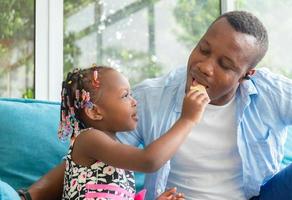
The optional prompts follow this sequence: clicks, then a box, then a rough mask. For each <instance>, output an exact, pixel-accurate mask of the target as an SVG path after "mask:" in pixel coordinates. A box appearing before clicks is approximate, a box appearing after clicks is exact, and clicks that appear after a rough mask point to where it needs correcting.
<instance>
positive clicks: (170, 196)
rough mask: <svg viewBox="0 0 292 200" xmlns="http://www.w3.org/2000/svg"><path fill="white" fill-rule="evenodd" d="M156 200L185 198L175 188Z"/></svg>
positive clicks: (182, 199)
mask: <svg viewBox="0 0 292 200" xmlns="http://www.w3.org/2000/svg"><path fill="white" fill-rule="evenodd" d="M156 200H185V197H184V195H183V194H182V193H177V192H176V187H173V188H170V189H168V190H166V191H165V192H163V193H162V194H161V195H160V196H159V197H158V198H157V199H156Z"/></svg>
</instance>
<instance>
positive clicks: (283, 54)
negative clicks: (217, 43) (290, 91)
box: [235, 0, 292, 78]
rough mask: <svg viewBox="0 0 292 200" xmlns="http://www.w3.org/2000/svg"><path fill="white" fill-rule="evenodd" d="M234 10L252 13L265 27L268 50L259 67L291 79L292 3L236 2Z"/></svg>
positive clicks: (283, 1)
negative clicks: (267, 37) (267, 35)
mask: <svg viewBox="0 0 292 200" xmlns="http://www.w3.org/2000/svg"><path fill="white" fill-rule="evenodd" d="M235 5H236V9H238V10H247V11H250V12H252V13H254V14H255V15H256V16H257V17H258V18H259V19H260V20H261V21H262V22H263V23H264V25H265V26H266V28H267V30H268V34H269V40H270V45H269V50H268V53H267V55H266V56H265V58H264V60H263V61H262V62H261V63H260V64H259V67H262V66H264V67H268V68H270V69H271V70H273V71H275V72H279V73H282V74H284V75H286V76H288V77H290V78H292V67H291V63H292V57H291V53H290V52H291V51H292V34H291V32H292V26H291V24H292V12H291V10H292V1H291V0H281V1H274V0H257V1H254V0H236V4H235Z"/></svg>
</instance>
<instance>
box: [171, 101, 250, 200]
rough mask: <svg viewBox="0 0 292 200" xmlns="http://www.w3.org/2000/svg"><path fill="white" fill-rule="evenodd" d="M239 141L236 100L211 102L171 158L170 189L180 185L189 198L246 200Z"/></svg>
mask: <svg viewBox="0 0 292 200" xmlns="http://www.w3.org/2000/svg"><path fill="white" fill-rule="evenodd" d="M236 140H237V135H236V123H235V100H234V99H233V100H232V101H230V102H229V103H228V104H226V105H224V106H214V105H208V106H207V108H206V110H205V112H204V115H203V117H202V119H201V122H200V123H199V124H198V125H196V126H195V127H194V128H193V129H192V133H190V135H189V136H188V138H187V139H186V141H185V142H184V144H183V145H182V146H181V147H180V149H179V150H178V152H177V153H176V154H175V156H174V157H173V159H172V160H171V171H170V174H169V178H168V182H167V188H170V187H174V186H175V187H177V189H178V192H183V193H184V194H185V196H186V199H188V200H233V199H234V200H242V199H245V197H244V192H243V182H242V168H241V166H242V165H241V158H240V156H239V153H238V148H237V141H236Z"/></svg>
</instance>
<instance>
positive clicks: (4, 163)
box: [0, 98, 69, 189]
mask: <svg viewBox="0 0 292 200" xmlns="http://www.w3.org/2000/svg"><path fill="white" fill-rule="evenodd" d="M59 107H60V105H59V103H56V102H47V101H38V100H27V99H10V98H9V99H6V98H0V179H2V180H3V181H5V182H7V183H8V184H10V185H11V186H12V187H14V188H15V189H18V188H20V187H28V186H29V185H31V184H32V183H33V182H35V181H36V180H37V179H38V178H39V177H40V176H42V175H43V174H45V173H47V172H48V171H49V170H50V169H51V168H53V167H54V166H56V165H57V164H58V163H60V162H61V161H62V158H63V156H64V155H66V153H67V149H68V145H69V144H68V142H67V143H62V142H60V140H59V139H58V136H57V129H58V122H59V109H60V108H59Z"/></svg>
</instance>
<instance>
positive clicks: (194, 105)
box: [181, 90, 210, 124]
mask: <svg viewBox="0 0 292 200" xmlns="http://www.w3.org/2000/svg"><path fill="white" fill-rule="evenodd" d="M209 102H210V99H209V96H208V94H207V92H206V91H203V92H202V91H198V90H195V91H194V90H190V91H189V92H188V93H187V94H186V96H185V97H184V101H183V107H182V113H181V119H184V120H188V121H191V122H193V123H195V124H196V123H198V122H199V121H200V120H201V117H202V114H203V112H204V110H205V108H206V105H207V104H208V103H209Z"/></svg>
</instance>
